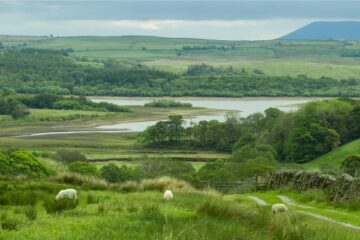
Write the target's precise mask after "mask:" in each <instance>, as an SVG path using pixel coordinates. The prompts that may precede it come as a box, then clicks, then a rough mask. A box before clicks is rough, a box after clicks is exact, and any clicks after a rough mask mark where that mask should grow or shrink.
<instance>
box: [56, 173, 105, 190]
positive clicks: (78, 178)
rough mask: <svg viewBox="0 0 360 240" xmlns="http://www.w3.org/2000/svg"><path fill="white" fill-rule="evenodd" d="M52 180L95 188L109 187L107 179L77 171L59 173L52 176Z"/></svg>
mask: <svg viewBox="0 0 360 240" xmlns="http://www.w3.org/2000/svg"><path fill="white" fill-rule="evenodd" d="M51 180H53V181H56V182H60V183H65V184H69V185H76V186H83V187H87V188H89V189H94V190H104V189H106V188H107V184H106V182H105V181H103V180H101V179H99V178H96V177H94V176H84V175H80V174H77V173H67V174H62V175H57V176H54V177H52V178H51Z"/></svg>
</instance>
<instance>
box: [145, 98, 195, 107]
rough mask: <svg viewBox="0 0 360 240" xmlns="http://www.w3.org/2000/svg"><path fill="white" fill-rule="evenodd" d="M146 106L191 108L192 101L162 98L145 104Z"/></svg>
mask: <svg viewBox="0 0 360 240" xmlns="http://www.w3.org/2000/svg"><path fill="white" fill-rule="evenodd" d="M144 106H145V107H159V108H176V107H182V108H190V107H192V104H191V103H182V102H179V101H174V100H170V99H161V100H153V101H151V102H149V103H145V104H144Z"/></svg>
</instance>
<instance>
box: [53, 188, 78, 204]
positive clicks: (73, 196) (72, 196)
mask: <svg viewBox="0 0 360 240" xmlns="http://www.w3.org/2000/svg"><path fill="white" fill-rule="evenodd" d="M64 199H69V200H72V201H73V202H74V203H78V199H77V192H76V190H75V189H64V190H61V191H60V192H59V193H58V194H57V195H56V197H55V201H56V202H59V201H61V200H64Z"/></svg>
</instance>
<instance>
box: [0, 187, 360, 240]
mask: <svg viewBox="0 0 360 240" xmlns="http://www.w3.org/2000/svg"><path fill="white" fill-rule="evenodd" d="M0 186H1V189H2V192H3V194H4V195H3V198H2V199H3V201H5V200H4V199H6V201H7V204H6V205H2V206H1V207H0V215H1V221H0V223H1V226H2V228H3V230H2V231H0V239H16V240H17V239H29V240H32V239H36V240H37V239H55V240H56V239H80V240H81V239H134V240H138V239H200V240H205V239H214V240H220V239H249V240H258V239H263V240H270V239H271V240H273V239H278V240H280V239H287V240H300V239H306V240H312V239H314V240H315V239H317V240H320V239H328V240H335V239H336V240H338V239H344V240H355V239H358V238H357V237H358V234H359V232H358V231H356V230H351V229H348V228H345V227H342V226H338V225H337V224H333V223H328V222H325V221H321V220H317V219H315V218H312V217H309V216H304V215H301V214H298V213H296V212H295V211H294V212H291V213H289V214H279V215H272V214H271V210H270V207H261V206H257V205H255V204H254V203H252V202H249V201H246V200H243V199H242V198H241V197H237V198H235V199H228V198H226V199H225V198H224V197H222V196H220V195H216V194H210V193H207V192H200V191H194V190H192V189H191V188H189V187H185V188H183V189H182V190H179V189H178V190H174V199H173V200H171V201H167V202H165V201H164V200H162V191H156V190H155V189H150V190H148V191H142V190H140V189H139V187H138V186H136V188H135V186H133V189H132V192H128V193H125V192H118V191H109V190H106V189H103V190H91V187H90V189H89V188H84V187H77V189H78V195H79V205H78V206H77V207H76V208H75V209H69V210H62V211H57V212H52V211H53V210H52V209H53V208H54V206H55V205H54V203H50V202H51V201H52V202H53V200H52V198H53V196H54V195H55V194H56V193H57V191H58V190H59V189H61V188H64V187H69V186H67V185H64V184H58V183H55V182H45V181H42V182H33V181H28V182H26V183H23V184H21V185H19V184H18V182H16V181H4V180H2V181H1V182H0ZM152 186H154V187H158V186H157V183H156V182H155V183H154V184H153V185H152ZM159 186H160V185H159ZM8 187H10V188H11V192H12V193H16V194H17V197H20V196H22V202H16V201H15V199H14V198H13V197H12V196H13V195H11V192H10V190H9V188H8ZM72 187H73V186H72ZM160 188H161V187H160ZM30 189H31V191H32V193H33V196H36V198H35V202H34V203H35V204H32V206H31V205H28V204H27V203H28V202H30V201H32V200H31V198H29V195H28V193H29V190H30ZM128 189H129V188H128ZM159 190H160V189H159Z"/></svg>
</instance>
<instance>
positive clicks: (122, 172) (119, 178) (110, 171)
mask: <svg viewBox="0 0 360 240" xmlns="http://www.w3.org/2000/svg"><path fill="white" fill-rule="evenodd" d="M100 176H101V177H102V178H104V179H105V180H106V181H108V182H111V183H117V182H125V181H130V180H137V179H139V178H140V172H139V171H138V170H136V169H133V168H130V167H127V166H125V165H124V166H121V167H118V166H116V165H115V164H113V163H112V164H108V165H105V166H103V167H102V168H101V169H100Z"/></svg>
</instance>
